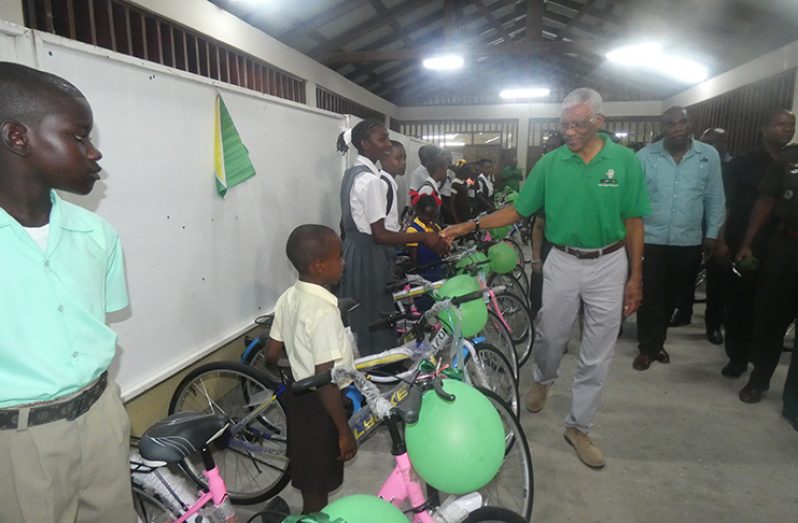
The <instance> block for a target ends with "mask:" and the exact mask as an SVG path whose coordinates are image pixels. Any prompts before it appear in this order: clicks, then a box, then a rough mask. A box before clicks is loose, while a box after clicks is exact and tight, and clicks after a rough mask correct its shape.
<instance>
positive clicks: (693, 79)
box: [606, 43, 709, 84]
mask: <svg viewBox="0 0 798 523" xmlns="http://www.w3.org/2000/svg"><path fill="white" fill-rule="evenodd" d="M606 56H607V60H609V61H610V62H614V63H617V64H619V65H623V66H627V67H639V68H641V69H648V70H650V71H654V72H656V73H659V74H662V75H665V76H669V77H671V78H673V79H674V80H677V81H679V82H683V83H686V84H697V83H699V82H703V81H704V80H706V78H707V76H709V73H708V72H707V69H706V67H704V66H703V65H701V64H699V63H698V62H696V61H694V60H690V59H688V58H682V57H679V56H676V55H672V54H669V53H667V52H665V51H663V50H662V46H661V45H660V44H652V43H646V44H640V45H629V46H626V47H621V48H618V49H615V50H613V51H610V52H609V53H607V55H606Z"/></svg>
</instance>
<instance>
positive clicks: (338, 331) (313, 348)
mask: <svg viewBox="0 0 798 523" xmlns="http://www.w3.org/2000/svg"><path fill="white" fill-rule="evenodd" d="M269 337H270V338H272V339H273V340H276V341H280V342H282V343H283V344H284V345H285V351H286V353H287V354H288V361H289V362H290V363H291V373H292V374H293V375H294V379H296V380H301V379H304V378H307V377H309V376H313V375H314V374H316V365H322V364H324V363H329V362H331V361H332V362H335V365H348V366H351V365H352V360H353V353H352V342H351V339H350V337H349V334H348V332H347V330H346V329H345V328H344V324H343V322H342V321H341V313H340V312H339V310H338V298H336V297H335V295H333V294H332V293H331V292H330V291H328V290H327V289H325V288H324V287H322V286H321V285H316V284H315V283H308V282H304V281H297V282H296V283H295V284H294V286H293V287H290V288H289V289H288V290H286V291H285V292H284V293H283V294H282V295H281V296H280V298H279V299H278V300H277V305H276V306H275V308H274V323H273V324H272V328H271V331H270V332H269Z"/></svg>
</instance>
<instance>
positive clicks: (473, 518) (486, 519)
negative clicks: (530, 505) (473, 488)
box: [463, 507, 529, 523]
mask: <svg viewBox="0 0 798 523" xmlns="http://www.w3.org/2000/svg"><path fill="white" fill-rule="evenodd" d="M491 522H495V523H528V522H529V520H528V519H524V516H522V515H520V514H517V513H515V512H513V511H512V510H509V509H506V508H502V507H480V508H478V509H476V510H475V511H474V512H472V513H470V514H469V515H468V517H467V518H465V519H464V520H463V523H491Z"/></svg>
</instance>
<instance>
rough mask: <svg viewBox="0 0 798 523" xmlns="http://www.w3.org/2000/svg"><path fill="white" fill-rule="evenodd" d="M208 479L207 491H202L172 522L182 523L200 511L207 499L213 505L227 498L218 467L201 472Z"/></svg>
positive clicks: (219, 503)
mask: <svg viewBox="0 0 798 523" xmlns="http://www.w3.org/2000/svg"><path fill="white" fill-rule="evenodd" d="M202 473H203V475H204V476H205V479H207V480H208V492H205V493H203V494H202V495H201V496H200V497H199V499H198V500H197V501H196V502H195V503H194V504H193V505H191V506H190V507H189V509H188V510H186V512H185V513H184V514H183V515H182V516H180V517H179V518H178V519H176V520H175V521H174V523H184V522H185V521H188V518H190V517H191V516H193V515H194V514H196V513H197V512H199V511H200V509H201V508H202V507H204V506H205V504H206V503H208V502H209V501H213V504H214V506H217V507H218V506H219V505H221V504H222V503H223V502H224V500H225V499H226V498H227V487H226V486H225V484H224V480H223V479H222V475H221V474H219V467H213V468H212V469H211V470H205V471H203V472H202Z"/></svg>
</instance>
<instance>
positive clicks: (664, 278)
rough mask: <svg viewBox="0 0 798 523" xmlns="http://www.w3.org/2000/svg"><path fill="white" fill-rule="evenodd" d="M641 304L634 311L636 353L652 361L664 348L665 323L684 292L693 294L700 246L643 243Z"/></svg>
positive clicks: (699, 261) (699, 257)
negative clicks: (635, 316)
mask: <svg viewBox="0 0 798 523" xmlns="http://www.w3.org/2000/svg"><path fill="white" fill-rule="evenodd" d="M643 258H644V260H643V303H642V304H641V306H640V309H639V310H638V311H637V342H638V348H639V349H640V352H642V353H643V354H645V355H647V356H649V357H651V358H654V357H655V356H656V355H657V354H658V353H659V351H660V350H662V349H663V347H664V345H665V339H666V337H667V330H668V322H669V321H670V319H671V316H672V315H673V311H674V309H675V308H676V306H677V304H678V303H680V300H682V299H683V297H684V296H685V294H686V293H687V292H693V291H694V288H695V277H696V274H697V273H698V268H699V266H700V265H701V246H700V245H695V246H689V247H676V246H671V245H653V244H649V243H647V244H646V245H645V247H644V249H643Z"/></svg>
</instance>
